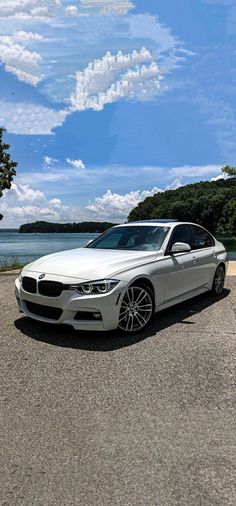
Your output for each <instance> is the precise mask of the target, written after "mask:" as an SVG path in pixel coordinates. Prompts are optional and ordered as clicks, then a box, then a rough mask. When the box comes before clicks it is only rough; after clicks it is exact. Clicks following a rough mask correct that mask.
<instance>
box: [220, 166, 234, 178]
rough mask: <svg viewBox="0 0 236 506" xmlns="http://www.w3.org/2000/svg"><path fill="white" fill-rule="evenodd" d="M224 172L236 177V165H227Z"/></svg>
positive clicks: (223, 169)
mask: <svg viewBox="0 0 236 506" xmlns="http://www.w3.org/2000/svg"><path fill="white" fill-rule="evenodd" d="M221 170H222V172H223V174H227V175H228V176H231V177H236V167H232V166H231V165H225V166H224V167H223V168H222V169H221Z"/></svg>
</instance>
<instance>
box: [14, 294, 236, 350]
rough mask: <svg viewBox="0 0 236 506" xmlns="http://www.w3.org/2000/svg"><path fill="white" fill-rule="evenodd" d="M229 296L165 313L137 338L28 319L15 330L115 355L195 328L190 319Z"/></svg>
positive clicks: (194, 301)
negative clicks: (162, 334)
mask: <svg viewBox="0 0 236 506" xmlns="http://www.w3.org/2000/svg"><path fill="white" fill-rule="evenodd" d="M229 293H230V290H228V289H225V290H224V292H223V293H222V295H221V296H220V297H217V298H214V297H212V295H210V294H204V295H199V296H197V297H195V298H194V299H190V300H188V301H186V302H182V303H181V304H178V305H176V306H172V308H169V309H165V310H164V311H161V312H160V313H158V314H157V315H156V316H155V317H154V319H153V321H152V323H151V324H150V326H149V327H148V329H146V330H145V331H143V332H140V333H137V334H135V335H126V334H124V333H123V332H122V331H121V330H113V331H109V332H88V331H76V330H74V329H73V328H72V327H69V326H68V325H51V324H48V323H44V322H38V321H36V320H33V319H31V318H28V317H25V316H23V317H21V318H18V319H17V320H16V321H15V327H16V328H17V329H18V330H19V331H20V332H21V333H22V334H24V335H26V336H28V337H30V338H31V339H35V340H36V341H40V342H44V343H47V344H50V345H52V346H60V347H63V348H72V349H76V350H86V351H97V352H106V351H114V350H118V349H121V348H125V347H127V346H133V345H135V344H137V343H139V342H141V341H143V340H145V339H147V338H149V337H152V336H154V335H155V334H156V333H157V332H159V331H160V330H164V329H167V328H170V327H171V326H173V325H175V324H177V323H181V324H184V325H189V326H190V325H194V324H195V323H194V321H191V320H190V321H189V318H191V317H192V316H194V315H195V314H199V313H201V312H202V311H204V309H206V308H208V307H210V306H212V305H214V304H216V303H217V302H219V301H220V300H223V299H225V298H226V297H228V295H229Z"/></svg>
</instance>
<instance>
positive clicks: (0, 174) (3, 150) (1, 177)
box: [0, 128, 17, 220]
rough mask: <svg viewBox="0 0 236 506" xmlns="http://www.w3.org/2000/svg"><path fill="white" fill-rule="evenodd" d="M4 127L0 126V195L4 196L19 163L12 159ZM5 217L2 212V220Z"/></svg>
mask: <svg viewBox="0 0 236 506" xmlns="http://www.w3.org/2000/svg"><path fill="white" fill-rule="evenodd" d="M4 132H5V129H4V128H0V197H2V193H3V190H9V189H10V188H11V182H12V180H13V177H14V176H15V175H16V170H15V169H16V167H17V163H16V162H13V161H12V160H11V155H10V154H9V153H7V151H8V149H9V148H10V145H9V144H5V143H4V141H3V134H4ZM2 218H3V216H2V214H0V220H1V219H2Z"/></svg>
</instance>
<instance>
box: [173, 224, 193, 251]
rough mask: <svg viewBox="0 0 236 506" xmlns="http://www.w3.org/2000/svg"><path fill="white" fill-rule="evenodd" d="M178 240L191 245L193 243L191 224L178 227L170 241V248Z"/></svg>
mask: <svg viewBox="0 0 236 506" xmlns="http://www.w3.org/2000/svg"><path fill="white" fill-rule="evenodd" d="M176 242H185V243H186V244H189V246H191V245H192V241H191V230H190V226H189V225H180V226H179V227H176V229H175V230H174V232H173V235H172V238H171V241H170V245H169V249H171V248H172V246H173V244H175V243H176Z"/></svg>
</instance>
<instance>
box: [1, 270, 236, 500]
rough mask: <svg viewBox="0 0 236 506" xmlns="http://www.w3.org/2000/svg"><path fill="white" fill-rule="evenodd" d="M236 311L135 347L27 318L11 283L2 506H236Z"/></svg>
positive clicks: (7, 288) (204, 311)
mask: <svg viewBox="0 0 236 506" xmlns="http://www.w3.org/2000/svg"><path fill="white" fill-rule="evenodd" d="M235 301H236V278H233V277H232V278H228V281H227V287H226V290H225V292H224V295H223V297H222V298H221V299H220V300H216V299H214V298H212V297H210V296H208V295H204V296H201V297H198V298H196V299H194V300H192V301H188V302H186V303H183V304H181V305H179V306H177V307H175V308H171V309H169V310H167V311H164V312H163V313H160V314H159V315H157V316H156V318H155V322H154V323H153V325H152V327H151V329H150V330H149V331H148V332H146V333H145V334H142V335H139V336H136V337H132V339H131V338H129V337H125V336H123V335H122V334H121V333H119V332H109V333H106V334H86V333H76V332H75V331H73V330H72V329H70V328H69V327H55V326H50V325H47V324H40V323H37V322H35V321H33V320H30V319H27V318H25V317H24V316H22V315H19V314H18V313H17V309H16V304H15V300H14V276H12V275H4V276H1V277H0V307H1V313H0V320H1V321H0V323H1V325H0V337H1V339H0V343H1V367H0V385H1V390H2V393H1V403H2V406H1V410H0V425H1V426H0V434H1V438H2V439H1V446H0V451H1V473H0V474H1V481H2V483H1V486H0V494H1V499H0V504H1V506H8V505H9V506H18V505H19V506H48V505H49V506H54V505H55V506H64V505H65V506H77V505H78V506H110V505H111V506H118V505H119V506H126V505H127V506H146V505H148V506H154V505H155V506H208V505H209V506H210V505H212V506H226V505H227V506H231V505H232V506H235V504H236V431H235V419H236V416H235V415H236V413H235V411H236V410H235V363H236V349H235V348H236V302H235Z"/></svg>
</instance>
